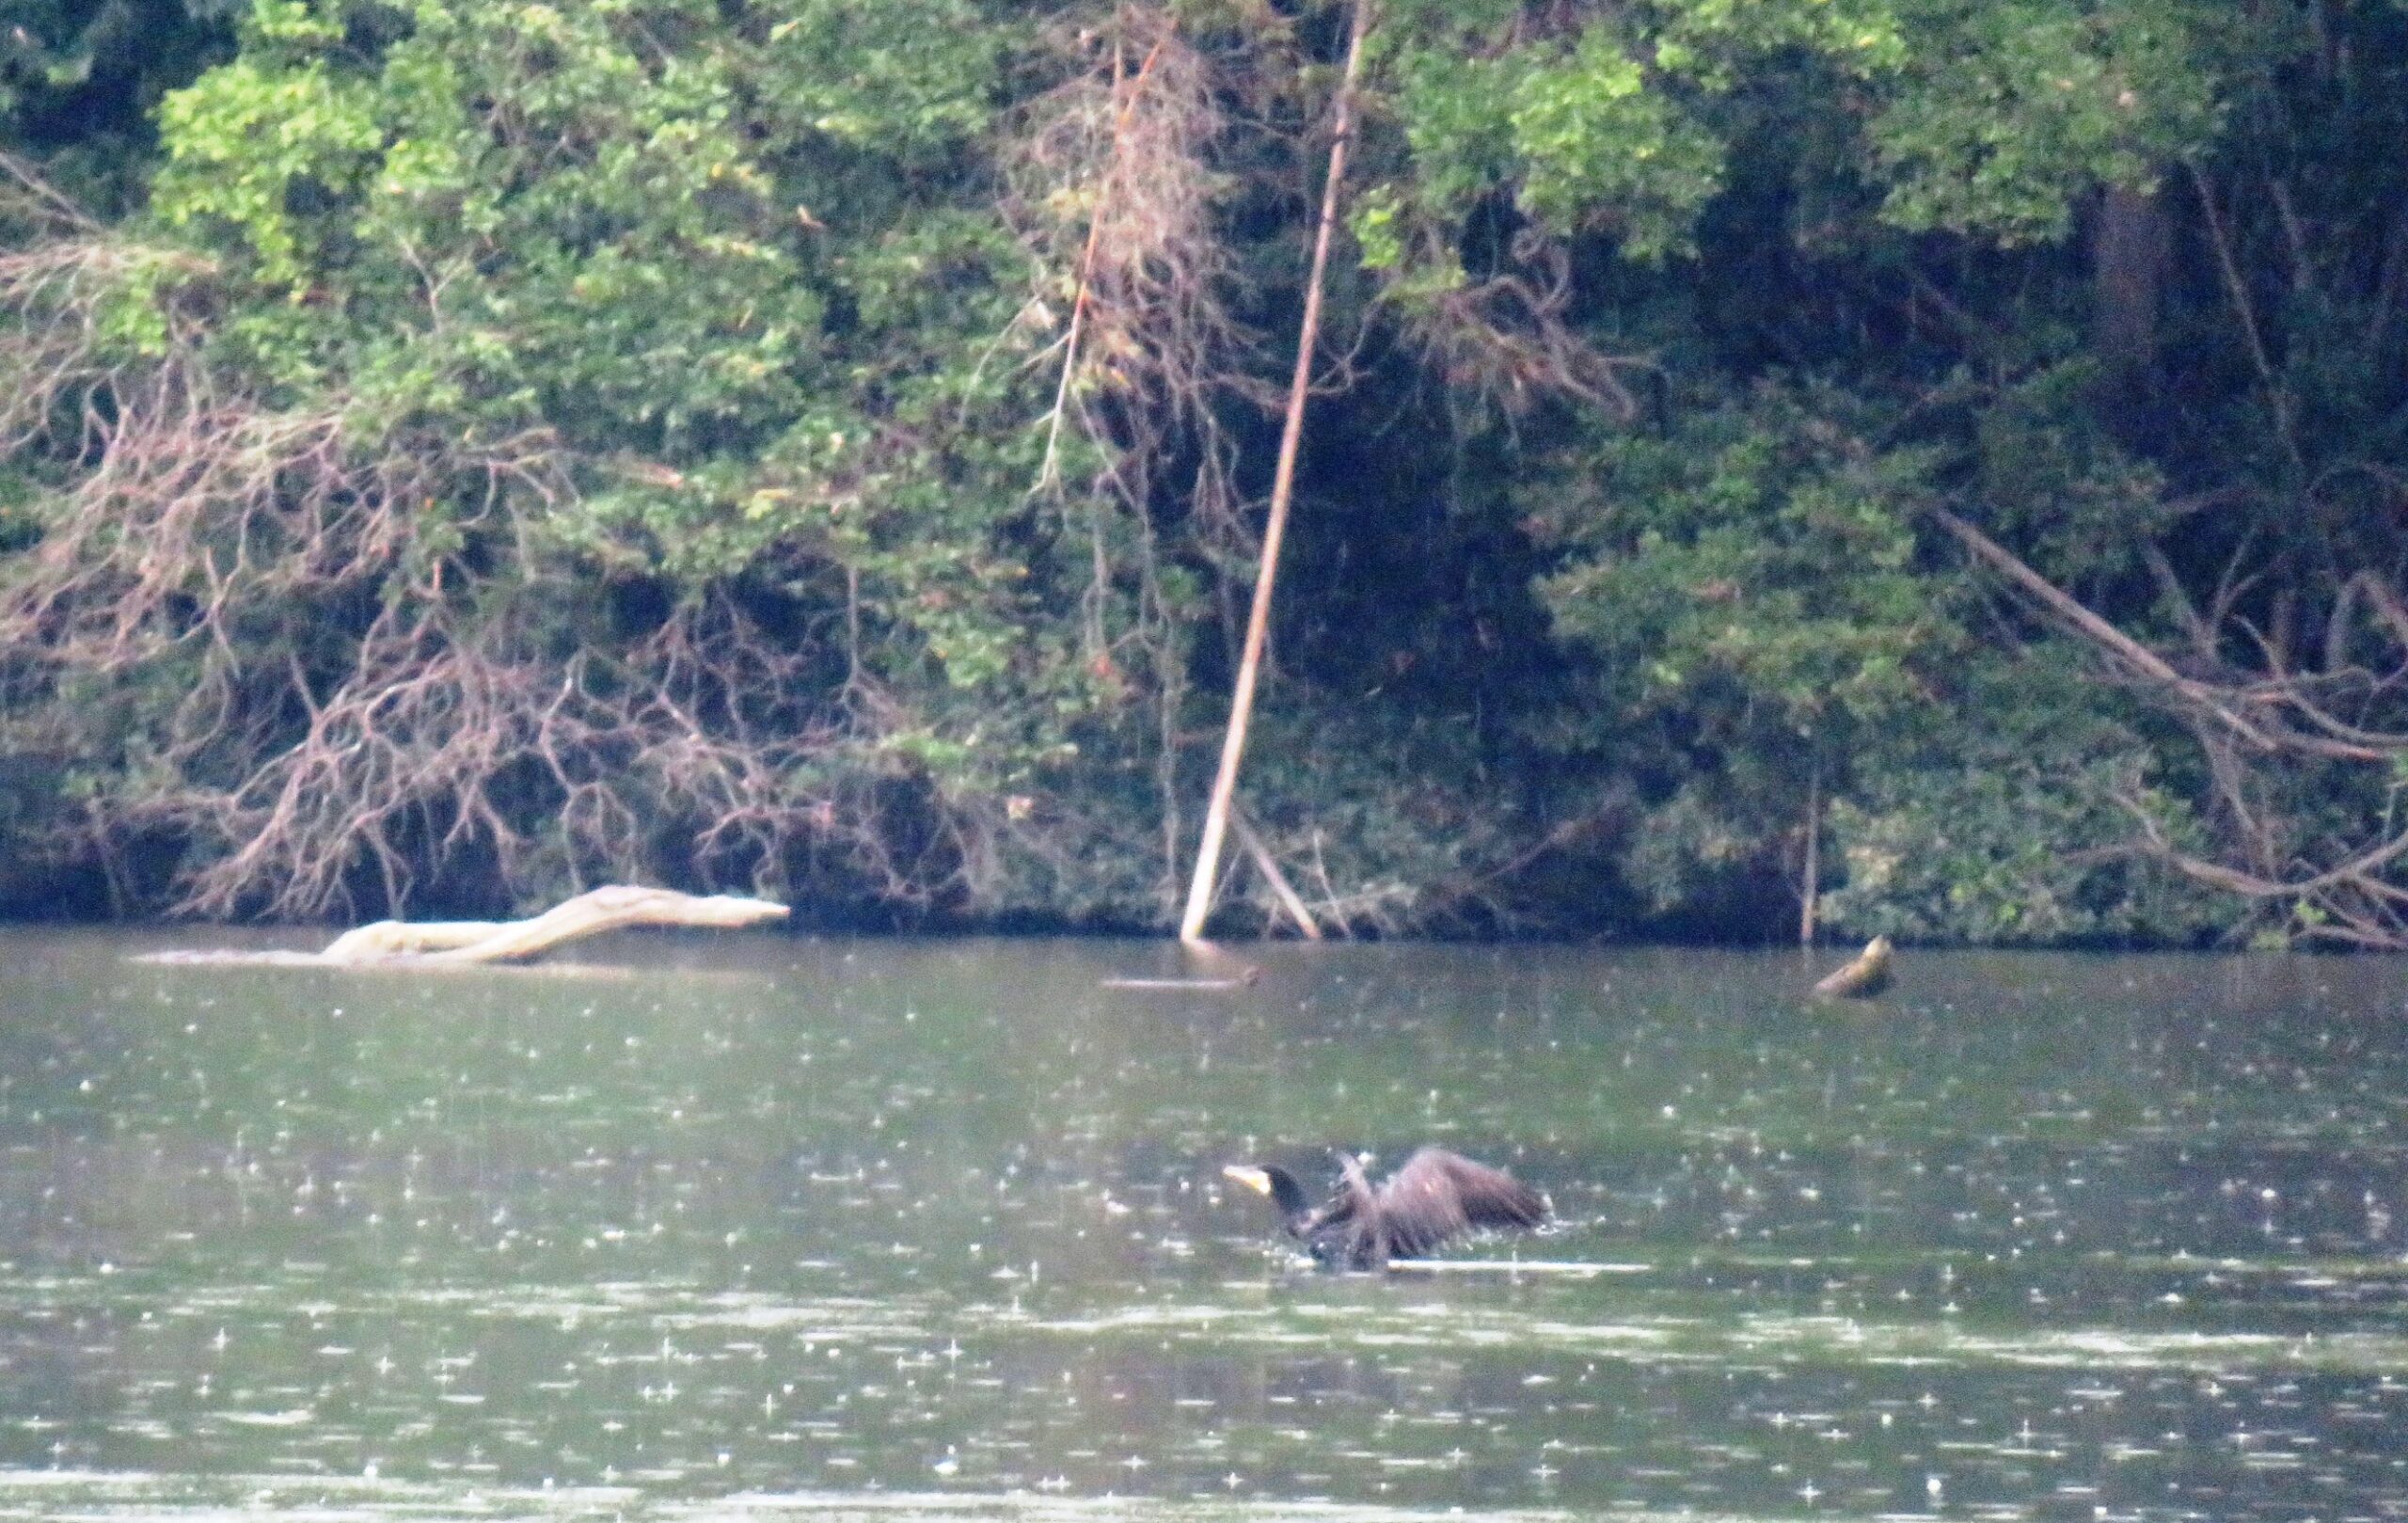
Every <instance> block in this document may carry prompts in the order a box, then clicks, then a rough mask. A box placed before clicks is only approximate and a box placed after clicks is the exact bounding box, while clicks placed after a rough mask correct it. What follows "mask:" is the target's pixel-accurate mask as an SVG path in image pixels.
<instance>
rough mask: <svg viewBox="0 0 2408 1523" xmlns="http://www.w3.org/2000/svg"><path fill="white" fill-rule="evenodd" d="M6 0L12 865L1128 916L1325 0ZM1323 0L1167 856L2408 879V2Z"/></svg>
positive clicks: (1941, 895)
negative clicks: (1285, 461) (1279, 436)
mask: <svg viewBox="0 0 2408 1523" xmlns="http://www.w3.org/2000/svg"><path fill="white" fill-rule="evenodd" d="M1366 3H1369V0H1366ZM19 9H20V12H21V13H23V14H24V17H25V19H24V21H23V22H21V23H18V24H15V25H14V28H13V31H12V32H11V33H10V34H9V35H8V37H5V38H0V155H5V156H0V366H5V370H6V382H7V384H6V386H5V388H0V446H5V448H6V453H5V455H0V858H5V865H0V896H5V897H6V898H7V899H8V901H9V902H12V903H14V904H16V905H17V906H19V907H21V908H24V907H31V906H34V905H37V904H40V903H44V902H50V903H56V902H60V901H59V899H58V896H57V887H56V885H58V884H60V883H82V884H87V885H91V887H90V888H89V890H88V893H87V897H86V898H84V899H82V900H78V901H76V902H78V903H81V904H82V905H84V907H86V908H95V907H98V906H100V905H101V904H103V903H106V904H108V905H110V906H112V907H114V908H117V909H119V910H121V911H129V912H150V911H158V910H163V909H165V910H174V911H178V912H187V913H200V914H213V915H237V914H270V915H282V916H318V915H327V914H359V913H366V912H386V911H388V910H399V911H403V912H432V911H436V910H444V909H478V910H484V911H493V910H498V909H500V908H503V907H506V906H508V905H510V904H512V903H515V902H520V901H527V900H538V899H544V898H547V897H551V896H557V895H559V894H560V893H562V891H564V890H567V889H569V888H572V887H575V886H578V885H582V884H586V883H590V882H592V881H595V880H601V879H604V878H613V877H620V878H640V879H647V880H657V881H662V882H667V883H673V884H676V885H679V886H686V887H693V888H720V887H749V888H757V889H760V890H762V891H766V892H772V893H776V894H780V895H782V896H795V897H797V898H798V899H799V900H800V901H801V902H803V903H804V904H805V905H806V906H809V907H812V908H814V909H816V911H817V912H819V913H822V914H826V915H865V916H872V917H879V918H888V917H911V918H916V919H919V920H922V921H924V922H925V921H926V920H927V918H928V917H935V918H937V919H940V920H945V921H977V922H983V923H990V924H992V923H1005V924H1009V923H1028V924H1100V925H1113V926H1129V927H1158V926H1162V925H1164V924H1167V923H1168V921H1169V919H1170V917H1171V915H1172V913H1173V912H1174V910H1175V908H1176V893H1177V890H1178V887H1179V886H1180V882H1181V881H1182V875H1183V873H1184V871H1185V869H1186V866H1187V863H1188V858H1189V856H1190V854H1191V853H1192V852H1193V851H1194V849H1195V840H1194V837H1195V828H1196V817H1197V815H1198V813H1199V812H1200V806H1201V797H1202V792H1203V787H1204V783H1205V780H1206V778H1207V777H1208V775H1209V768H1210V766H1211V764H1212V759H1213V756H1214V754H1215V750H1216V747H1217V742H1218V738H1219V726H1220V724H1221V722H1222V720H1223V718H1224V716H1225V714H1226V712H1227V703H1228V679H1229V675H1230V670H1231V666H1232V664H1233V660H1234V648H1235V643H1236V638H1237V631H1238V629H1239V627H1241V625H1242V623H1243V620H1244V596H1245V592H1246V589H1247V587H1248V586H1249V585H1250V583H1251V579H1252V577H1251V573H1252V564H1253V560H1254V557H1255V554H1256V550H1257V546H1258V535H1259V525H1260V510H1261V505H1262V502H1261V500H1262V497H1263V494H1264V492H1265V490H1266V488H1267V484H1268V480H1269V473H1270V459H1269V456H1270V455H1271V453H1272V445H1273V441H1274V439H1275V430H1276V422H1277V420H1276V418H1275V408H1276V405H1277V400H1278V395H1277V394H1278V390H1279V386H1280V379H1281V377H1282V375H1283V374H1284V371H1285V368H1286V364H1287V354H1288V350H1287V347H1286V346H1287V345H1288V344H1289V343H1290V342H1291V341H1292V335H1293V332H1294V328H1295V325H1296V319H1297V313H1298V310H1299V309H1300V306H1301V303H1302V297H1303V290H1302V286H1303V282H1304V279H1305V272H1306V255H1307V249H1308V246H1309V242H1310V234H1311V224H1312V219H1313V216H1314V214H1315V211H1316V208H1317V205H1318V189H1319V186H1318V179H1317V176H1318V173H1319V167H1320V166H1321V164H1322V162H1323V154H1324V152H1325V151H1326V148H1327V143H1326V124H1327V122H1328V120H1329V119H1330V107H1331V99H1330V97H1331V93H1332V90H1333V88H1334V87H1335V85H1336V81H1337V71H1336V68H1335V64H1336V59H1337V57H1338V55H1339V52H1340V51H1341V50H1342V48H1343V46H1344V41H1345V38H1346V35H1347V32H1348V29H1349V26H1350V24H1351V22H1352V19H1353V17H1352V12H1351V11H1350V10H1349V9H1348V8H1346V7H1344V6H1343V5H1339V4H1332V5H1327V6H1323V5H1317V4H1288V3H1285V0H1280V3H1266V0H1160V3H1147V4H1138V3H1128V4H1105V3H1093V4H1080V3H1045V4H1033V3H1025V0H1022V3H1007V0H781V3H778V4H753V3H749V0H580V3H557V4H547V3H516V0H510V3H501V4H489V3H480V4H469V3H467V0H251V3H250V4H248V5H247V6H238V5H229V4H226V3H222V0H102V3H100V4H97V5H95V4H78V3H74V0H49V3H37V4H35V5H33V6H32V7H30V8H19ZM1367 20H1368V22H1369V24H1370V32H1369V36H1370V54H1369V56H1368V58H1367V62H1366V68H1365V72H1364V78H1363V84H1362V87H1361V97H1360V100H1359V102H1358V109H1359V112H1360V117H1361V122H1362V125H1361V129H1360V132H1359V142H1358V146H1357V151H1356V154H1355V161H1354V163H1353V165H1352V167H1351V169H1350V183H1349V186H1348V192H1347V208H1348V210H1347V215H1346V225H1345V234H1346V236H1345V237H1344V239H1343V240H1342V244H1343V250H1342V256H1341V258H1340V259H1339V261H1338V265H1337V268H1336V269H1334V270H1333V272H1332V276H1331V278H1330V282H1329V290H1328V300H1329V302H1330V319H1329V324H1330V326H1329V330H1328V331H1326V332H1325V333H1324V335H1323V345H1322V349H1321V363H1320V369H1319V372H1318V375H1319V381H1320V384H1319V386H1318V388H1317V391H1316V395H1315V399H1314V401H1313V404H1312V405H1311V408H1310V410H1309V412H1308V414H1307V424H1306V435H1305V455H1304V468H1303V472H1302V476H1301V480H1300V487H1299V495H1298V504H1297V511H1296V520H1295V524H1294V527H1293V529H1292V531H1291V539H1290V542H1289V547H1288V551H1287V554H1288V557H1289V564H1288V566H1287V568H1286V573H1285V579H1283V582H1282V584H1281V589H1280V602H1279V604H1278V607H1277V611H1276V617H1275V642H1274V651H1275V674H1274V676H1273V678H1272V682H1271V685H1270V688H1269V690H1268V691H1267V693H1266V695H1265V698H1264V700H1263V704H1262V707H1261V709H1260V710H1259V716H1258V722H1257V728H1256V734H1255V737H1254V740H1253V742H1252V747H1251V750H1250V753H1249V761H1248V767H1247V770H1246V772H1245V774H1244V784H1243V787H1242V790H1241V802H1242V810H1243V813H1242V820H1243V821H1244V830H1243V831H1242V833H1241V834H1242V836H1243V838H1244V839H1247V840H1248V841H1249V842H1250V843H1252V845H1253V847H1254V851H1253V853H1252V854H1251V855H1250V856H1249V857H1248V858H1246V859H1245V860H1244V862H1242V863H1241V864H1240V865H1239V866H1238V867H1237V868H1236V869H1235V870H1234V871H1233V873H1232V875H1231V879H1230V882H1229V884H1228V899H1227V901H1226V903H1225V907H1224V909H1223V911H1222V917H1221V919H1220V920H1219V921H1218V922H1216V923H1217V924H1219V925H1222V926H1224V927H1228V928H1244V927H1246V926H1249V925H1262V924H1268V923H1271V922H1273V921H1275V920H1276V919H1277V918H1278V916H1279V915H1280V914H1281V910H1280V909H1279V900H1278V898H1277V897H1275V896H1274V894H1273V893H1272V892H1271V876H1272V875H1273V874H1274V873H1276V874H1277V875H1278V876H1279V877H1281V878H1283V879H1284V880H1285V881H1286V882H1287V883H1288V884H1289V885H1291V887H1292V888H1293V889H1294V890H1295V891H1296V892H1297V893H1298V894H1300V895H1301V896H1302V897H1303V899H1305V900H1306V901H1307V903H1308V904H1309V905H1310V907H1311V912H1313V913H1314V914H1315V915H1317V916H1318V917H1320V918H1322V919H1323V920H1324V921H1326V922H1327V923H1328V924H1331V925H1333V926H1344V927H1347V928H1354V929H1357V930H1419V931H1432V930H1445V931H1462V930H1480V929H1503V930H1566V929H1574V930H1621V931H1641V932H1656V933H1661V932H1667V931H1671V932H1680V933H1692V934H1712V935H1720V936H1726V937H1734V938H1740V939H1751V940H1753V939H1763V938H1766V937H1769V936H1775V935H1782V934H1788V933H1789V932H1790V931H1791V929H1792V928H1794V927H1795V926H1796V925H1797V924H1798V919H1799V915H1800V912H1801V908H1804V907H1811V909H1812V912H1813V913H1814V914H1815V915H1816V916H1818V917H1819V919H1820V921H1821V923H1822V924H1823V925H1824V926H1825V927H1828V928H1835V929H1836V930H1838V931H1841V932H1845V933H1848V934H1864V933H1871V932H1873V931H1886V932H1889V933H1892V934H1895V935H1904V936H1913V937H1919V938H1926V939H1969V940H1976V941H1991V942H2034V941H2068V940H2083V939H2093V938H2118V939H2136V940H2159V941H2180V942H2194V941H2201V940H2211V939H2226V940H2233V939H2241V940H2246V939H2251V938H2256V939H2261V940H2267V941H2273V942H2284V941H2294V940H2304V941H2326V942H2333V943H2338V944H2361V945H2396V944H2400V942H2401V941H2402V940H2403V939H2408V868H2403V867H2402V866H2401V864H2402V863H2403V862H2408V819H2403V818H2402V817H2401V813H2400V808H2399V801H2398V798H2397V788H2398V786H2399V785H2400V781H2401V779H2402V778H2403V777H2408V768H2403V765H2402V757H2403V755H2408V691H2403V681H2408V590H2403V582H2402V575H2403V565H2402V552H2403V548H2408V547H2404V546H2403V543H2402V514H2403V508H2404V507H2408V485H2404V479H2403V474H2402V473H2403V469H2408V452H2403V445H2404V444H2408V439H2403V431H2404V429H2408V363H2403V361H2408V353H2404V352H2403V351H2408V320H2404V318H2408V314H2403V311H2402V308H2403V303H2408V183H2403V180H2408V167H2403V163H2402V156H2401V155H2400V152H2399V151H2398V145H2399V144H2400V142H2401V141H2402V140H2403V133H2408V8H2402V7H2400V6H2399V5H2397V4H2394V3H2391V0H2266V3H2259V0H2244V3H2241V4H2235V3H2233V0H1755V3H1750V4H1734V3H1731V0H1639V3H1628V4H1617V5H1611V6H1608V5H1600V4H1589V3H1585V0H1385V3H1381V4H1378V5H1377V7H1376V8H1375V9H1374V10H1372V11H1371V12H1370V13H1369V14H1368V16H1367ZM130 38H133V39H147V41H140V42H135V41H129V39H130ZM103 896H105V897H103Z"/></svg>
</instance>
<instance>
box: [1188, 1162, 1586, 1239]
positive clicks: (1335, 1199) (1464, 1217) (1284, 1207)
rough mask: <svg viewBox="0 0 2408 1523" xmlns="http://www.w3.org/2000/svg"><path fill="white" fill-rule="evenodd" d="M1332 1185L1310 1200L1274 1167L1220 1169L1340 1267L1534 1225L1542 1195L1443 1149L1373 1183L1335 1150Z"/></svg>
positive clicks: (1542, 1211)
mask: <svg viewBox="0 0 2408 1523" xmlns="http://www.w3.org/2000/svg"><path fill="white" fill-rule="evenodd" d="M1338 1162H1339V1179H1338V1186H1337V1188H1336V1190H1334V1191H1333V1192H1332V1193H1331V1195H1330V1198H1328V1199H1327V1200H1325V1201H1323V1202H1322V1203H1321V1204H1320V1205H1318V1206H1316V1205H1314V1204H1313V1203H1312V1200H1311V1198H1309V1197H1308V1196H1307V1195H1306V1194H1305V1189H1304V1186H1303V1185H1302V1184H1299V1183H1298V1182H1296V1177H1295V1176H1294V1175H1293V1174H1291V1173H1289V1172H1288V1171H1287V1170H1286V1169H1284V1168H1281V1167H1279V1166H1277V1165H1275V1164H1274V1165H1266V1166H1259V1167H1253V1166H1236V1165H1232V1166H1229V1167H1228V1168H1226V1169H1223V1170H1222V1172H1223V1173H1225V1174H1227V1175H1228V1177H1229V1178H1231V1179H1233V1180H1236V1181H1238V1182H1241V1183H1244V1184H1246V1185H1249V1186H1251V1187H1252V1188H1254V1189H1257V1190H1259V1191H1261V1192H1262V1193H1263V1194H1264V1195H1267V1196H1269V1197H1270V1198H1272V1200H1273V1202H1274V1203H1275V1204H1276V1205H1277V1206H1278V1208H1279V1214H1280V1216H1281V1218H1282V1220H1283V1222H1284V1225H1285V1226H1286V1227H1287V1229H1288V1235H1289V1236H1291V1237H1293V1238H1297V1239H1299V1240H1301V1241H1302V1242H1303V1243H1304V1245H1305V1246H1306V1248H1307V1250H1309V1251H1310V1252H1311V1254H1312V1256H1313V1257H1314V1258H1316V1259H1318V1260H1320V1261H1322V1262H1323V1263H1324V1264H1328V1265H1331V1266H1332V1267H1335V1268H1339V1269H1380V1268H1384V1267H1386V1264H1387V1261H1389V1260H1390V1259H1416V1258H1419V1257H1421V1256H1422V1255H1424V1254H1427V1253H1429V1252H1431V1251H1432V1250H1434V1249H1435V1248H1437V1247H1439V1246H1441V1245H1444V1244H1447V1243H1450V1242H1451V1241H1453V1240H1454V1239H1456V1238H1458V1237H1461V1236H1463V1235H1464V1234H1465V1233H1466V1232H1469V1231H1471V1230H1474V1229H1476V1228H1481V1227H1513V1228H1529V1227H1536V1226H1538V1225H1540V1224H1541V1223H1542V1222H1544V1221H1545V1220H1546V1214H1547V1205H1546V1200H1545V1198H1544V1197H1542V1196H1540V1195H1539V1194H1538V1192H1537V1191H1535V1190H1532V1189H1531V1188H1530V1187H1529V1186H1528V1185H1526V1184H1524V1183H1522V1182H1520V1181H1518V1180H1516V1179H1514V1178H1513V1176H1512V1175H1511V1174H1508V1173H1506V1172H1505V1171H1504V1170H1503V1169H1501V1168H1492V1167H1490V1166H1488V1165H1486V1164H1477V1163H1474V1162H1472V1160H1470V1159H1468V1158H1465V1157H1464V1156H1463V1155H1462V1154H1460V1153H1453V1152H1449V1151H1448V1150H1446V1149H1444V1148H1422V1149H1419V1150H1416V1151H1415V1153H1414V1155H1413V1156H1412V1157H1410V1158H1408V1159H1406V1160H1405V1161H1404V1166H1403V1167H1402V1168H1400V1169H1398V1170H1397V1171H1396V1172H1395V1173H1394V1174H1391V1175H1389V1176H1388V1178H1387V1180H1386V1182H1383V1183H1382V1184H1381V1185H1380V1186H1379V1187H1378V1188H1376V1189H1374V1188H1373V1187H1372V1185H1371V1182H1370V1179H1369V1178H1368V1177H1366V1176H1365V1174H1364V1173H1363V1166H1362V1165H1361V1164H1359V1163H1357V1162H1355V1159H1354V1158H1353V1157H1352V1156H1351V1155H1349V1154H1346V1153H1339V1155H1338Z"/></svg>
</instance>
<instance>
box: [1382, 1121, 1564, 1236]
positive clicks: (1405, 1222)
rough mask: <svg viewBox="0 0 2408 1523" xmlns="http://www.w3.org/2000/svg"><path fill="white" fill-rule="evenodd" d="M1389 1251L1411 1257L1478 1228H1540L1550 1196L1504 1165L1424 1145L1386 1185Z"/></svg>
mask: <svg viewBox="0 0 2408 1523" xmlns="http://www.w3.org/2000/svg"><path fill="white" fill-rule="evenodd" d="M1380 1196H1381V1200H1380V1204H1381V1208H1382V1210H1381V1214H1382V1215H1383V1216H1384V1217H1385V1218H1386V1221H1387V1223H1388V1228H1389V1231H1388V1242H1389V1251H1391V1252H1392V1253H1395V1254H1397V1255H1398V1256H1399V1257H1402V1258H1410V1257H1412V1256H1414V1255H1416V1254H1420V1253H1426V1252H1428V1251H1429V1250H1430V1249H1432V1248H1434V1247H1436V1246H1437V1245H1440V1244H1442V1243H1445V1242H1446V1241H1447V1240H1448V1239H1450V1238H1453V1237H1457V1236H1460V1235H1461V1234H1463V1233H1465V1232H1467V1231H1469V1230H1472V1229H1473V1228H1475V1227H1536V1226H1538V1225H1539V1224H1540V1223H1542V1222H1544V1221H1545V1220H1546V1200H1545V1197H1543V1196H1541V1195H1540V1194H1539V1193H1538V1192H1537V1191H1535V1190H1533V1189H1531V1188H1530V1187H1529V1185H1526V1184H1524V1183H1522V1182H1520V1181H1519V1180H1516V1179H1515V1178H1513V1176H1512V1175H1511V1174H1508V1173H1506V1172H1505V1171H1504V1170H1503V1169H1501V1168H1491V1167H1489V1166H1487V1165H1486V1164H1476V1163H1474V1162H1472V1161H1471V1160H1470V1159H1468V1158H1465V1157H1464V1156H1463V1155H1462V1154H1461V1153H1453V1152H1449V1151H1448V1150H1446V1149H1444V1148H1423V1149H1420V1150H1418V1151H1416V1152H1415V1153H1414V1155H1413V1156H1412V1157H1410V1158H1408V1159H1406V1160H1405V1161H1404V1166H1403V1167H1402V1168H1400V1169H1398V1170H1397V1171H1396V1173H1395V1175H1394V1176H1393V1177H1392V1178H1390V1179H1389V1181H1388V1182H1387V1183H1386V1185H1384V1186H1382V1188H1381V1191H1380Z"/></svg>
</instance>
